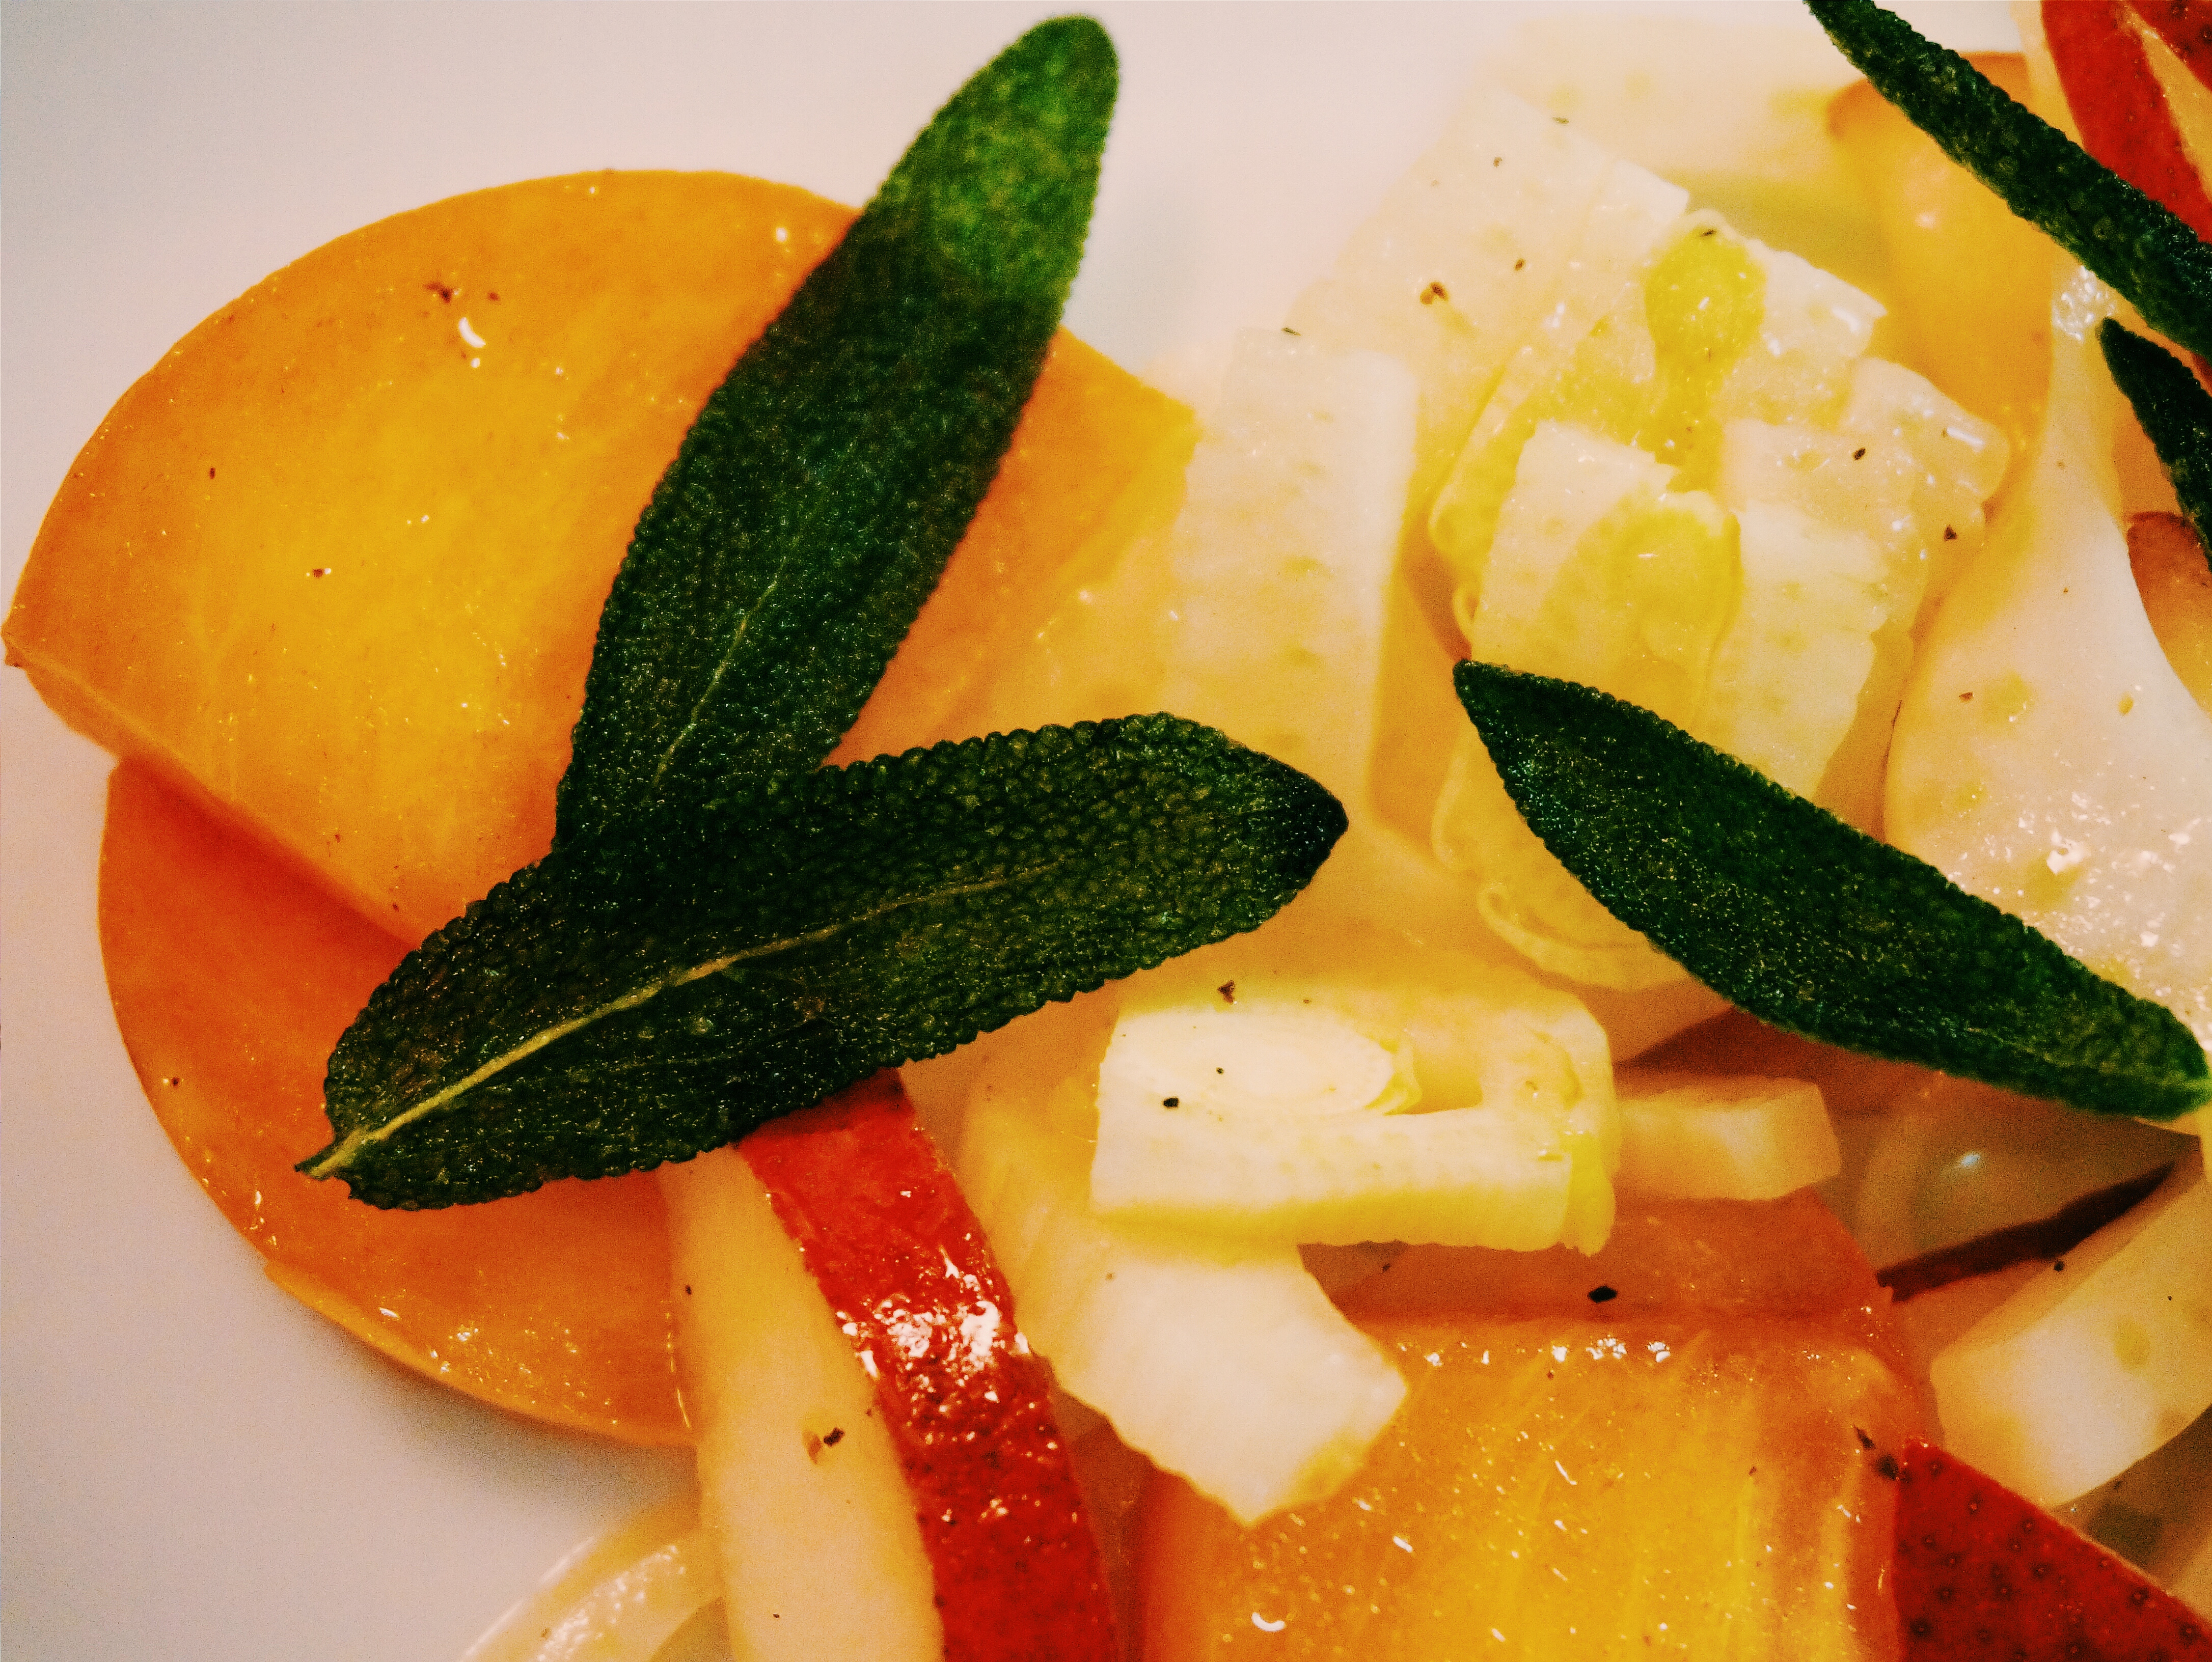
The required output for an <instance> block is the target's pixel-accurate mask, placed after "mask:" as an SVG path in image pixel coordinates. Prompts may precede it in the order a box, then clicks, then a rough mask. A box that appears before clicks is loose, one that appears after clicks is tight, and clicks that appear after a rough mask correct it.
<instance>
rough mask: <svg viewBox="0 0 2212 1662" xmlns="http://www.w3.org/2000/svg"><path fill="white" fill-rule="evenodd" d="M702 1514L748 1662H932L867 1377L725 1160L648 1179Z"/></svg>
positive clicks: (739, 1160) (924, 1597) (932, 1586)
mask: <svg viewBox="0 0 2212 1662" xmlns="http://www.w3.org/2000/svg"><path fill="white" fill-rule="evenodd" d="M660 1190H661V1194H662V1196H663V1197H664V1198H665V1200H666V1202H667V1204H668V1223H669V1245H670V1251H671V1259H672V1271H673V1275H674V1278H675V1285H676V1294H677V1297H676V1303H677V1307H678V1321H679V1323H680V1328H679V1332H678V1355H679V1356H680V1357H681V1359H682V1362H683V1368H684V1405H685V1407H686V1410H688V1411H689V1413H690V1416H691V1423H692V1426H693V1428H695V1430H696V1433H697V1439H698V1460H699V1491H700V1497H701V1508H702V1516H703V1517H704V1519H705V1521H706V1524H707V1526H708V1530H709V1531H710V1532H711V1533H712V1535H713V1537H714V1544H715V1546H716V1548H717V1550H719V1552H720V1560H721V1566H722V1580H723V1588H724V1595H725V1598H726V1609H727V1610H728V1613H729V1617H730V1630H731V1642H732V1647H734V1648H735V1649H736V1650H737V1652H738V1654H739V1655H742V1656H745V1657H749V1658H760V1659H783V1658H789V1659H792V1662H800V1659H811V1658H816V1657H823V1656H841V1657H867V1658H872V1659H877V1658H880V1659H884V1662H906V1659H909V1658H911V1659H916V1662H920V1659H931V1662H934V1659H938V1658H940V1657H942V1656H943V1655H944V1653H945V1624H944V1621H943V1618H942V1617H939V1615H938V1613H937V1604H936V1599H937V1583H936V1577H935V1574H934V1572H933V1570H932V1568H931V1567H930V1562H929V1558H928V1555H927V1551H926V1550H925V1549H924V1548H923V1545H922V1540H921V1528H920V1526H918V1525H917V1524H916V1523H915V1517H914V1501H913V1496H912V1491H911V1489H909V1488H908V1483H907V1481H906V1473H905V1471H904V1470H903V1469H902V1466H901V1465H900V1462H899V1458H898V1453H897V1451H896V1447H894V1446H893V1444H892V1441H891V1435H890V1430H889V1428H887V1427H886V1426H885V1425H884V1421H883V1416H882V1411H881V1410H880V1409H879V1407H878V1404H877V1398H876V1390H875V1386H874V1384H873V1382H872V1380H870V1379H869V1378H868V1376H867V1374H866V1373H865V1372H864V1371H863V1370H862V1368H861V1366H860V1361H859V1358H858V1357H857V1356H854V1350H853V1344H852V1341H851V1340H850V1339H848V1337H846V1336H845V1334H844V1333H843V1332H842V1331H840V1329H839V1327H838V1325H837V1320H836V1317H835V1316H834V1315H833V1314H832V1313H831V1312H830V1308H829V1301H828V1300H827V1299H825V1298H824V1297H823V1295H822V1291H821V1289H820V1287H819V1286H818V1285H817V1283H816V1282H815V1279H814V1277H813V1275H812V1274H811V1272H810V1271H808V1270H807V1268H806V1265H805V1260H804V1259H802V1258H801V1257H800V1256H799V1248H798V1247H797V1246H794V1245H793V1243H792V1240H791V1237H790V1236H789V1235H787V1234H785V1233H784V1229H783V1226H782V1225H781V1223H780V1222H777V1220H776V1216H775V1208H774V1207H773V1206H772V1205H771V1204H769V1198H768V1191H767V1187H766V1186H765V1185H763V1183H762V1182H761V1181H760V1180H759V1179H758V1178H757V1176H755V1175H754V1174H753V1170H752V1168H751V1167H750V1166H749V1165H748V1164H746V1162H745V1160H744V1156H742V1155H740V1154H739V1153H738V1150H737V1149H734V1148H729V1149H715V1150H714V1151H713V1152H711V1153H708V1154H703V1155H701V1156H698V1157H697V1158H696V1159H695V1160H690V1161H686V1162H683V1163H681V1164H678V1165H671V1166H664V1167H662V1168H660Z"/></svg>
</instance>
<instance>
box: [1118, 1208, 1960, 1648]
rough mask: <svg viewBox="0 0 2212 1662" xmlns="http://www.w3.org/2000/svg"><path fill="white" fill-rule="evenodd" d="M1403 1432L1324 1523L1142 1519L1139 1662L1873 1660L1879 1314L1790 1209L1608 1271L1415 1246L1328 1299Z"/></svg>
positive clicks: (1326, 1511)
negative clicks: (1236, 1661)
mask: <svg viewBox="0 0 2212 1662" xmlns="http://www.w3.org/2000/svg"><path fill="white" fill-rule="evenodd" d="M1341 1302H1342V1304H1343V1306H1344V1307H1345V1310H1346V1313H1347V1314H1350V1315H1351V1316H1352V1318H1353V1319H1354V1320H1356V1321H1358V1323H1359V1325H1361V1326H1362V1327H1363V1328H1364V1330H1365V1331H1367V1332H1369V1333H1370V1334H1371V1335H1373V1336H1374V1337H1376V1339H1378V1340H1379V1341H1381V1343H1382V1344H1383V1346H1384V1348H1385V1349H1386V1350H1388V1351H1389V1352H1390V1354H1391V1356H1392V1357H1393V1359H1394V1360H1395V1362H1396V1363H1397V1365H1398V1367H1399V1368H1400V1369H1401V1371H1402V1372H1403V1373H1404V1374H1405V1375H1406V1380H1407V1386H1408V1387H1409V1389H1408V1393H1407V1400H1406V1403H1405V1405H1404V1406H1403V1407H1402V1408H1401V1410H1399V1414H1398V1417H1397V1418H1396V1419H1395V1420H1394V1421H1393V1422H1391V1425H1390V1427H1389V1428H1388V1429H1387V1430H1386V1431H1385V1432H1384V1433H1383V1436H1382V1437H1381V1439H1380V1440H1378V1441H1377V1442H1376V1446H1375V1447H1374V1448H1373V1450H1371V1451H1370V1454H1369V1456H1368V1459H1367V1462H1366V1464H1365V1465H1364V1467H1363V1468H1362V1469H1361V1471H1359V1472H1358V1474H1356V1475H1355V1476H1354V1477H1352V1481H1351V1482H1350V1483H1347V1484H1346V1486H1345V1487H1344V1488H1343V1489H1341V1490H1340V1491H1339V1492H1338V1493H1337V1494H1336V1495H1333V1496H1331V1497H1330V1498H1329V1499H1328V1500H1326V1501H1319V1502H1316V1503H1315V1504H1312V1505H1309V1506H1301V1507H1295V1508H1292V1509H1291V1510H1290V1511H1288V1512H1285V1513H1279V1514H1277V1515H1276V1516H1274V1517H1272V1518H1269V1519H1263V1520H1262V1521H1261V1523H1260V1524H1259V1525H1258V1526H1255V1527H1254V1528H1252V1529H1250V1530H1242V1529H1239V1528H1238V1527H1237V1525H1236V1524H1235V1523H1234V1522H1233V1521H1232V1520H1231V1519H1230V1518H1229V1516H1228V1514H1227V1513H1225V1512H1223V1511H1222V1509H1221V1508H1220V1507H1218V1506H1215V1505H1214V1504H1212V1502H1211V1501H1206V1500H1204V1499H1202V1498H1201V1497H1200V1496H1198V1495H1195V1494H1194V1493H1193V1492H1192V1491H1191V1490H1190V1489H1188V1488H1187V1487H1186V1486H1185V1485H1183V1484H1182V1483H1178V1482H1176V1481H1175V1480H1173V1479H1168V1478H1160V1479H1156V1480H1155V1482H1154V1486H1153V1489H1152V1494H1151V1495H1150V1496H1148V1515H1147V1519H1146V1540H1145V1546H1144V1552H1143V1572H1142V1573H1143V1583H1144V1600H1145V1633H1146V1655H1147V1656H1148V1657H1152V1658H1154V1659H1158V1662H1180V1659H1183V1658H1194V1657H1199V1656H1206V1657H1216V1656H1237V1655H1244V1654H1248V1653H1249V1654H1255V1655H1260V1654H1264V1655H1267V1656H1272V1657H1282V1658H1293V1657H1300V1658H1303V1657H1316V1658H1318V1657H1340V1656H1358V1657H1360V1658H1363V1659H1374V1662H1389V1659H1393V1658H1407V1659H1412V1658H1419V1659H1423V1662H1445V1659H1455V1658H1459V1657H1468V1658H1476V1657H1489V1656H1615V1655H1620V1656H1626V1655H1636V1656H1646V1655H1654V1656H1706V1655H1720V1654H1730V1655H1735V1654H1741V1655H1773V1656H1790V1657H1808V1658H1810V1657H1823V1658H1826V1657H1833V1658H1837V1659H1842V1658H1846V1657H1862V1656H1863V1657H1876V1656H1883V1655H1887V1654H1888V1653H1889V1652H1890V1651H1891V1649H1892V1647H1893V1644H1894V1629H1893V1624H1894V1622H1895V1617H1894V1614H1893V1610H1892V1607H1891V1605H1890V1604H1889V1601H1888V1599H1887V1598H1886V1597H1885V1596H1884V1594H1883V1580H1884V1578H1885V1577H1886V1575H1887V1573H1888V1568H1889V1558H1890V1547H1891V1529H1890V1515H1891V1509H1892V1507H1893V1504H1894V1489H1895V1485H1894V1483H1893V1481H1892V1479H1893V1475H1894V1472H1895V1463H1894V1460H1893V1459H1891V1458H1889V1457H1888V1455H1887V1451H1890V1450H1893V1449H1895V1448H1898V1447H1901V1446H1902V1443H1903V1441H1904V1440H1905V1438H1907V1437H1909V1436H1911V1435H1914V1434H1915V1433H1916V1432H1917V1429H1918V1425H1919V1410H1918V1405H1917V1403H1916V1402H1915V1400H1914V1398H1913V1395H1912V1392H1911V1387H1910V1386H1908V1385H1907V1384H1906V1383H1905V1380H1904V1379H1903V1378H1902V1377H1901V1376H1900V1374H1899V1373H1898V1371H1897V1370H1896V1368H1894V1367H1893V1352H1892V1350H1891V1349H1890V1347H1889V1345H1888V1344H1887V1341H1886V1338H1885V1337H1884V1332H1883V1329H1884V1326H1885V1321H1884V1315H1885V1309H1886V1305H1887V1298H1886V1295H1884V1294H1883V1293H1882V1292H1881V1289H1879V1288H1877V1287H1876V1286H1875V1283H1874V1278H1873V1275H1872V1272H1871V1271H1869V1269H1868V1267H1867V1265H1866V1261H1865V1259H1863V1257H1861V1256H1860V1255H1859V1253H1858V1252H1857V1248H1856V1247H1855V1246H1853V1245H1852V1243H1851V1240H1850V1237H1849V1235H1847V1234H1845V1233H1844V1229H1843V1228H1842V1226H1841V1225H1840V1224H1838V1223H1837V1222H1835V1220H1834V1219H1833V1218H1832V1217H1831V1216H1828V1214H1827V1213H1826V1210H1825V1209H1824V1208H1822V1207H1821V1206H1820V1203H1819V1202H1818V1201H1817V1200H1815V1199H1814V1198H1813V1197H1812V1196H1811V1195H1810V1194H1809V1193H1800V1194H1798V1195H1796V1196H1794V1197H1791V1198H1789V1199H1786V1200H1782V1201H1776V1202H1768V1203H1754V1202H1692V1203H1674V1204H1663V1205H1653V1206H1647V1207H1644V1208H1641V1209H1632V1210H1624V1212H1623V1215H1622V1216H1621V1218H1620V1222H1619V1224H1618V1225H1617V1227H1616V1228H1615V1230H1614V1233H1613V1239H1612V1240H1611V1241H1609V1242H1608V1243H1607V1246H1606V1247H1605V1249H1604V1250H1603V1251H1601V1252H1600V1253H1596V1254H1595V1255H1594V1256H1591V1257H1588V1258H1583V1257H1581V1256H1579V1255H1578V1254H1576V1253H1571V1252H1570V1251H1568V1250H1567V1249H1565V1248H1564V1247H1561V1248H1554V1249H1553V1250H1552V1251H1550V1252H1548V1253H1487V1252H1480V1251H1470V1250H1466V1249H1456V1250H1449V1251H1448V1250H1445V1249H1442V1248H1422V1247H1414V1248H1411V1249H1408V1250H1407V1251H1406V1252H1404V1253H1401V1255H1400V1256H1399V1257H1398V1258H1397V1259H1395V1261H1394V1262H1393V1263H1392V1264H1391V1265H1390V1266H1389V1270H1388V1271H1385V1272H1383V1273H1380V1274H1376V1275H1375V1276H1372V1277H1370V1278H1369V1279H1368V1280H1367V1281H1366V1282H1364V1283H1359V1284H1358V1285H1356V1286H1354V1287H1352V1288H1351V1289H1347V1291H1346V1293H1345V1294H1344V1295H1341Z"/></svg>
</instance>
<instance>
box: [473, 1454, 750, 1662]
mask: <svg viewBox="0 0 2212 1662" xmlns="http://www.w3.org/2000/svg"><path fill="white" fill-rule="evenodd" d="M721 1596H722V1579H721V1569H720V1562H719V1561H718V1558H717V1556H716V1554H715V1551H714V1538H713V1537H712V1536H710V1535H709V1534H708V1532H707V1530H706V1529H705V1527H704V1526H702V1525H701V1524H700V1522H699V1505H698V1501H697V1500H696V1497H694V1496H691V1495H685V1496H684V1498H683V1499H681V1500H679V1501H667V1502H664V1503H663V1504H661V1505H659V1506H656V1507H648V1508H647V1510H646V1511H644V1512H641V1513H638V1514H637V1515H636V1516H635V1517H634V1518H631V1519H629V1520H627V1521H626V1522H624V1523H623V1524H621V1525H619V1526H617V1527H616V1528H614V1529H611V1530H610V1531H608V1532H607V1533H606V1534H605V1535H603V1536H600V1537H598V1538H594V1539H592V1540H590V1541H586V1543H585V1544H583V1545H582V1546H580V1547H578V1548H577V1549H576V1550H574V1552H572V1553H570V1554H568V1556H566V1557H564V1558H562V1561H561V1562H559V1563H557V1564H556V1565H554V1567H553V1568H551V1569H550V1570H549V1571H547V1572H546V1574H545V1579H544V1581H543V1582H542V1583H541V1584H540V1585H539V1586H538V1590H537V1592H534V1593H532V1595H531V1596H530V1597H529V1598H525V1599H523V1600H522V1601H521V1602H520V1604H516V1605H515V1606H514V1608H513V1609H512V1610H509V1611H507V1614H506V1615H505V1616H503V1617H501V1618H500V1619H499V1621H498V1622H497V1623H495V1624H494V1625H493V1626H492V1628H491V1629H490V1630H489V1632H487V1633H486V1634H485V1635H484V1636H483V1638H481V1639H479V1640H477V1642H476V1643H475V1644H473V1645H471V1646H470V1647H469V1648H468V1650H467V1651H466V1653H464V1654H463V1656H462V1658H461V1662H653V1659H654V1658H656V1657H658V1656H659V1655H660V1654H661V1652H662V1649H663V1647H665V1646H666V1644H667V1643H668V1641H670V1640H671V1638H673V1637H674V1636H675V1635H676V1634H677V1632H678V1630H679V1629H682V1628H683V1627H684V1625H685V1623H689V1622H690V1620H691V1618H692V1617H695V1616H696V1615H697V1614H698V1613H699V1612H700V1611H701V1610H705V1609H706V1608H707V1607H708V1605H710V1604H713V1603H714V1601H715V1600H717V1599H719V1598H720V1597H721Z"/></svg>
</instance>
